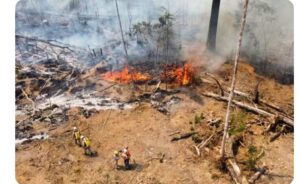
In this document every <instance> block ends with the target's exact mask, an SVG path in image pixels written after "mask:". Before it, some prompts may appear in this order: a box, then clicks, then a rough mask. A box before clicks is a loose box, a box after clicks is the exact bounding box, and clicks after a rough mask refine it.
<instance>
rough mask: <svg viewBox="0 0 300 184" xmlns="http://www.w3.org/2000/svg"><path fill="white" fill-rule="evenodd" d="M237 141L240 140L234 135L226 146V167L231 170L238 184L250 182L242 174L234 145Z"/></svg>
mask: <svg viewBox="0 0 300 184" xmlns="http://www.w3.org/2000/svg"><path fill="white" fill-rule="evenodd" d="M236 141H239V139H238V138H237V137H236V136H232V137H230V138H229V140H228V144H227V146H226V155H227V159H226V161H225V164H226V168H227V170H228V171H229V172H230V175H231V177H232V179H233V180H234V182H235V183H236V184H248V181H247V179H246V177H245V176H244V175H243V174H242V171H241V169H240V167H239V166H238V165H237V162H236V159H235V155H234V151H233V146H234V144H236Z"/></svg>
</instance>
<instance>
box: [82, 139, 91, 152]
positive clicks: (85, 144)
mask: <svg viewBox="0 0 300 184" xmlns="http://www.w3.org/2000/svg"><path fill="white" fill-rule="evenodd" d="M80 140H81V145H82V147H83V148H84V153H85V154H86V155H92V150H91V140H90V139H89V138H87V137H84V136H81V137H80Z"/></svg>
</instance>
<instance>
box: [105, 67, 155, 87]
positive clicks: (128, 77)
mask: <svg viewBox="0 0 300 184" xmlns="http://www.w3.org/2000/svg"><path fill="white" fill-rule="evenodd" d="M103 78H104V79H105V80H109V81H114V82H120V83H125V84H128V83H130V82H132V81H134V82H145V81H148V80H149V79H150V76H149V75H148V74H142V73H140V72H134V71H133V72H129V69H128V66H126V67H125V68H124V69H123V70H121V71H114V72H107V73H105V74H104V75H103Z"/></svg>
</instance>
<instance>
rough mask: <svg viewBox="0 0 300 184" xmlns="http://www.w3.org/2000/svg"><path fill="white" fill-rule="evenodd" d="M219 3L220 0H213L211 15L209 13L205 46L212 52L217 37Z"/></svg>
mask: <svg viewBox="0 0 300 184" xmlns="http://www.w3.org/2000/svg"><path fill="white" fill-rule="evenodd" d="M220 1H221V0H213V3H212V7H211V13H210V22H209V30H208V36H207V43H206V44H207V48H208V49H210V50H212V51H214V50H215V49H216V37H217V28H218V18H219V10H220Z"/></svg>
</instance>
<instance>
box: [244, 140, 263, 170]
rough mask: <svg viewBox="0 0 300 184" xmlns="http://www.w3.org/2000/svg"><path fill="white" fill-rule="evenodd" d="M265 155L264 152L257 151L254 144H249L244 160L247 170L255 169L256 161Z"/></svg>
mask: <svg viewBox="0 0 300 184" xmlns="http://www.w3.org/2000/svg"><path fill="white" fill-rule="evenodd" d="M264 155H265V152H262V154H260V153H258V150H257V148H256V147H255V146H253V145H251V146H249V147H248V158H247V160H246V167H247V169H248V170H255V169H256V165H257V162H258V161H259V160H260V159H261V158H262V157H263V156H264Z"/></svg>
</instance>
